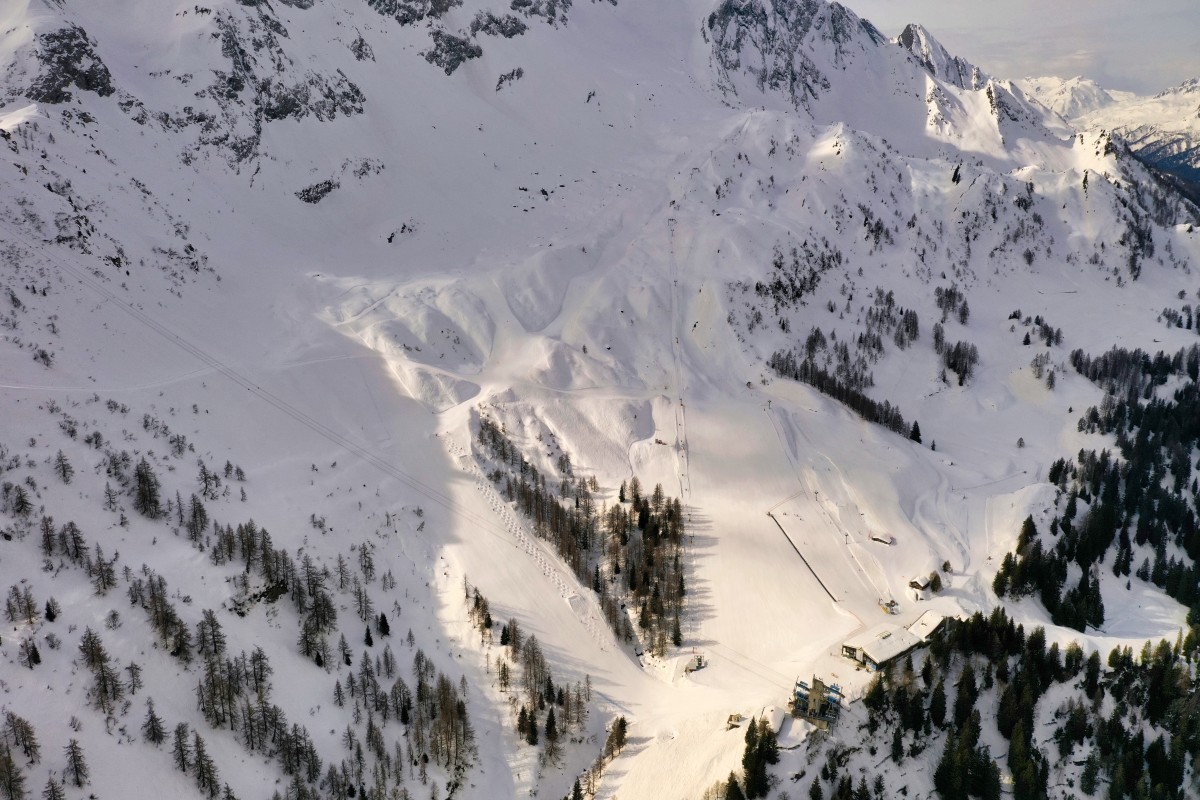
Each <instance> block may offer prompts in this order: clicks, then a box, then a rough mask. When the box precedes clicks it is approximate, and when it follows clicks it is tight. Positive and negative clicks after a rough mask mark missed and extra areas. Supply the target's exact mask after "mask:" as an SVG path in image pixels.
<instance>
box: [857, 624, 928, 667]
mask: <svg viewBox="0 0 1200 800" xmlns="http://www.w3.org/2000/svg"><path fill="white" fill-rule="evenodd" d="M920 643H921V640H920V639H918V638H917V637H916V636H914V635H913V634H912V633H910V632H909V630H908V629H907V628H893V629H892V630H891V631H887V632H884V633H881V634H880V635H879V636H878V637H876V638H875V639H874V640H873V641H871V642H869V643H867V644H864V645H863V648H862V651H863V655H864V656H866V657H867V659H868V660H870V661H873V662H875V663H876V664H886V663H887V662H889V661H891V660H892V659H893V658H897V657H899V656H900V655H903V654H904V653H907V652H908V651H909V650H911V649H913V648H914V647H916V646H917V645H919V644H920Z"/></svg>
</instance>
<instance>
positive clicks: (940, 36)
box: [841, 0, 1200, 94]
mask: <svg viewBox="0 0 1200 800" xmlns="http://www.w3.org/2000/svg"><path fill="white" fill-rule="evenodd" d="M841 2H842V4H843V5H845V6H847V7H848V8H850V9H853V10H854V11H855V12H856V13H857V14H858V15H859V16H861V17H866V18H867V19H869V20H871V21H872V22H874V23H875V25H876V27H878V28H879V29H880V30H882V31H883V32H884V33H886V34H887V35H889V36H895V35H896V34H898V33H900V31H901V30H902V29H903V28H904V26H905V25H906V24H907V23H909V22H919V23H921V24H923V25H924V26H925V27H926V28H927V29H928V30H929V31H930V33H932V34H933V35H934V38H936V39H937V40H938V41H940V42H941V43H942V44H943V45H945V46H946V49H947V50H949V51H950V52H951V53H952V54H954V55H957V56H962V57H963V58H965V59H966V60H967V61H970V62H972V63H974V64H975V65H977V66H979V67H980V68H982V69H983V70H985V71H987V72H990V73H992V74H994V75H996V76H997V77H1001V78H1011V79H1015V78H1024V77H1027V76H1028V77H1038V76H1042V75H1058V76H1060V77H1063V78H1070V77H1074V76H1075V75H1083V76H1084V77H1086V78H1091V79H1093V80H1095V81H1096V82H1098V83H1100V84H1101V85H1102V86H1104V87H1106V88H1110V89H1124V90H1128V91H1135V92H1139V93H1143V94H1153V93H1155V92H1157V91H1159V90H1161V89H1166V88H1168V87H1170V86H1176V85H1178V84H1180V83H1182V82H1183V81H1185V80H1187V79H1188V78H1196V77H1200V2H1198V0H841Z"/></svg>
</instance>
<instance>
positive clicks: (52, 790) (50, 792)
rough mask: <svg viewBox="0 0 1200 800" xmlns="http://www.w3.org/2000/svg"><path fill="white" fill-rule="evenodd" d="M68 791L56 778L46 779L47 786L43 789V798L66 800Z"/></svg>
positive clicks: (47, 799) (46, 799)
mask: <svg viewBox="0 0 1200 800" xmlns="http://www.w3.org/2000/svg"><path fill="white" fill-rule="evenodd" d="M66 797H67V793H66V791H65V790H64V789H63V786H62V784H61V783H59V782H58V781H56V780H54V778H50V779H48V780H47V781H46V788H44V789H42V800H66Z"/></svg>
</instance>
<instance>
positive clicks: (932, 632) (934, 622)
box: [908, 611, 946, 643]
mask: <svg viewBox="0 0 1200 800" xmlns="http://www.w3.org/2000/svg"><path fill="white" fill-rule="evenodd" d="M945 622H946V618H945V617H944V616H943V615H941V614H939V613H937V612H936V611H926V612H925V613H924V614H922V615H921V616H919V617H917V620H916V622H914V623H912V624H911V625H909V626H908V630H909V632H910V633H912V635H913V636H916V637H917V638H918V639H920V640H921V642H922V643H924V642H928V641H929V640H930V639H932V638H933V637H934V636H937V634H938V633H939V632H940V631H941V630H942V625H944V624H945Z"/></svg>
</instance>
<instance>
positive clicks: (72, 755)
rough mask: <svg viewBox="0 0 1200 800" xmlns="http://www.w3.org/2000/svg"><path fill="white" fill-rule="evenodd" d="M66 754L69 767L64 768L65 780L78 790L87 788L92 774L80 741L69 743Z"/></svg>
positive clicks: (73, 740) (72, 740) (74, 740)
mask: <svg viewBox="0 0 1200 800" xmlns="http://www.w3.org/2000/svg"><path fill="white" fill-rule="evenodd" d="M66 754H67V766H66V767H64V768H63V780H65V781H70V782H71V784H72V785H73V786H74V787H75V788H77V789H79V788H82V787H83V786H86V785H87V783H88V776H89V775H90V773H89V770H88V765H87V761H85V760H84V758H83V748H82V747H80V745H79V740H78V739H71V740H70V741H69V742H67V746H66Z"/></svg>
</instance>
